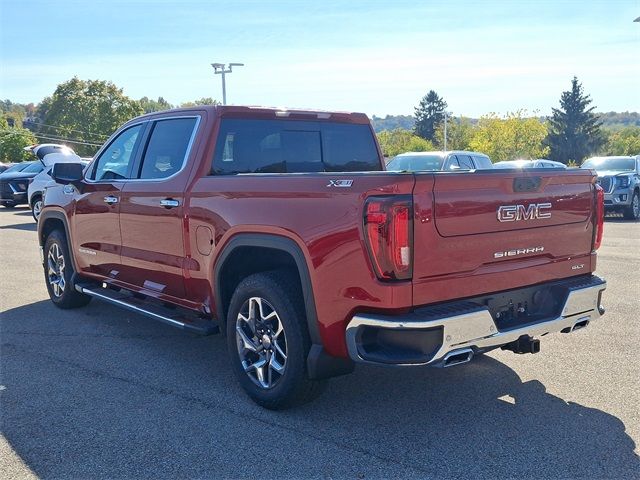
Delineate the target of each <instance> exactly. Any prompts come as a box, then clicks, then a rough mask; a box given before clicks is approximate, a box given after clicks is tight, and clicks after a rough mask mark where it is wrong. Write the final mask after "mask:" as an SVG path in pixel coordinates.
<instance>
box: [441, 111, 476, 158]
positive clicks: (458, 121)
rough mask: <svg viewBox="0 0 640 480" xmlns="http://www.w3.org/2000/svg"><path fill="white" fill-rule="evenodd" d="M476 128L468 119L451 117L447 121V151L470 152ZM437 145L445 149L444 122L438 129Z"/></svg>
mask: <svg viewBox="0 0 640 480" xmlns="http://www.w3.org/2000/svg"><path fill="white" fill-rule="evenodd" d="M473 133H474V127H473V125H472V124H471V120H469V119H468V118H466V117H451V118H448V119H447V149H448V150H469V148H470V147H469V144H470V143H471V139H472V138H473ZM434 137H435V142H434V143H435V144H436V146H437V147H438V148H440V149H443V148H444V122H442V123H441V124H440V125H438V126H437V127H436V133H435V136H434Z"/></svg>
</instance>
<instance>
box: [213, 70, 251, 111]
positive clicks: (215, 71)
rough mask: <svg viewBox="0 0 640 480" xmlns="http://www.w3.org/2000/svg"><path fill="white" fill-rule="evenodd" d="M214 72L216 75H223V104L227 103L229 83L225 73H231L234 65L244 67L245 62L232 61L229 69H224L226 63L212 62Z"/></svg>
mask: <svg viewBox="0 0 640 480" xmlns="http://www.w3.org/2000/svg"><path fill="white" fill-rule="evenodd" d="M211 66H212V67H213V73H215V74H216V75H222V104H223V105H226V104H227V84H226V82H225V78H224V76H225V74H227V73H231V72H232V71H233V67H244V63H230V64H229V68H228V69H227V70H225V69H224V67H225V64H224V63H212V64H211Z"/></svg>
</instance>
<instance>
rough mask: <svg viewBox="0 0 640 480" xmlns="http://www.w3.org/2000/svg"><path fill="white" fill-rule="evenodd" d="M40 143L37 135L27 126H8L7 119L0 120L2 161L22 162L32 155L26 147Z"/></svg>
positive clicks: (0, 155) (0, 157)
mask: <svg viewBox="0 0 640 480" xmlns="http://www.w3.org/2000/svg"><path fill="white" fill-rule="evenodd" d="M34 143H38V142H37V141H36V137H35V136H34V135H33V133H32V132H31V131H30V130H27V129H26V128H13V127H8V126H7V122H6V120H0V162H11V163H14V162H22V161H24V160H27V159H28V158H29V157H30V154H29V153H28V152H25V151H24V147H27V146H29V145H33V144H34Z"/></svg>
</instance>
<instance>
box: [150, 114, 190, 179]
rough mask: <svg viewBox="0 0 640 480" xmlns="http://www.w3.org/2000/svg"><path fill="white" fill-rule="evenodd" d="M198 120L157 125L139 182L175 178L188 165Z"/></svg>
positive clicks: (188, 118)
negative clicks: (187, 159) (188, 156)
mask: <svg viewBox="0 0 640 480" xmlns="http://www.w3.org/2000/svg"><path fill="white" fill-rule="evenodd" d="M196 120H197V119H196V118H193V117H185V118H171V119H167V120H157V121H156V122H154V124H153V127H152V130H151V134H150V135H149V141H148V142H147V146H146V148H145V151H144V154H143V158H142V166H141V168H140V174H139V178H143V179H163V178H167V177H170V176H172V175H175V174H176V173H178V172H179V171H180V170H182V166H183V165H184V163H185V161H186V157H187V155H188V153H189V152H188V149H189V145H190V144H191V140H192V137H193V135H194V133H195V132H194V128H195V125H196Z"/></svg>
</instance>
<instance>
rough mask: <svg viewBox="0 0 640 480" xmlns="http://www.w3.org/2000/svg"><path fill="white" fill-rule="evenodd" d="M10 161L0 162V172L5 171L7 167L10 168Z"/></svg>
mask: <svg viewBox="0 0 640 480" xmlns="http://www.w3.org/2000/svg"><path fill="white" fill-rule="evenodd" d="M11 166H12V164H11V163H0V173H3V172H5V171H6V170H7V169H8V168H11Z"/></svg>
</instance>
